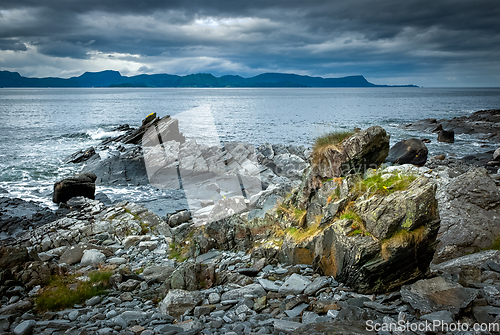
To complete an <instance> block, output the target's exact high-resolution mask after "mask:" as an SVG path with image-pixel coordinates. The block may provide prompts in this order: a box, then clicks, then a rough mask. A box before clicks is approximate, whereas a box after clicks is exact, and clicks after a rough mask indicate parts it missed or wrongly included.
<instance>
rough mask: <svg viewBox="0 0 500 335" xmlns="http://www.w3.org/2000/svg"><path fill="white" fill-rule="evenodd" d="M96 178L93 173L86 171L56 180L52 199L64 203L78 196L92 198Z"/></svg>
mask: <svg viewBox="0 0 500 335" xmlns="http://www.w3.org/2000/svg"><path fill="white" fill-rule="evenodd" d="M96 179H97V176H96V175H95V174H94V173H91V172H87V173H81V174H78V175H76V176H74V177H72V178H67V179H63V180H61V181H59V182H57V183H55V184H54V195H53V198H52V201H53V202H55V203H61V202H62V203H66V202H67V201H68V200H69V199H71V198H73V197H78V196H83V197H86V198H89V199H94V197H95V181H96Z"/></svg>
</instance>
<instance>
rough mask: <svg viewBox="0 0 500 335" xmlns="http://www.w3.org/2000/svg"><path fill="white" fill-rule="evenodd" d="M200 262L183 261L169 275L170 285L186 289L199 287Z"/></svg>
mask: <svg viewBox="0 0 500 335" xmlns="http://www.w3.org/2000/svg"><path fill="white" fill-rule="evenodd" d="M201 267H202V266H201V264H199V263H195V262H189V261H187V262H184V263H182V264H181V265H180V266H179V267H178V268H177V269H175V270H174V271H173V272H172V275H171V276H170V287H171V288H172V289H181V290H186V291H196V290H198V289H200V286H201V285H200V278H199V277H200V272H201Z"/></svg>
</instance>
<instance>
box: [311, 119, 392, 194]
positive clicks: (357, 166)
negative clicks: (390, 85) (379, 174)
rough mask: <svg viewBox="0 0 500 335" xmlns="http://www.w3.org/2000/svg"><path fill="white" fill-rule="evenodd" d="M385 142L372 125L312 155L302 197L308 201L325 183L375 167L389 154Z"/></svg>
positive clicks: (383, 134)
mask: <svg viewBox="0 0 500 335" xmlns="http://www.w3.org/2000/svg"><path fill="white" fill-rule="evenodd" d="M389 140H390V135H389V134H387V133H386V131H385V130H384V129H383V128H382V127H380V126H373V127H370V128H368V129H366V130H363V131H360V132H357V133H355V134H354V135H352V136H350V137H349V138H347V139H345V140H343V141H342V142H341V143H340V144H338V145H337V146H336V147H334V146H332V147H330V148H328V149H326V150H323V151H322V152H321V153H320V154H316V155H315V157H314V160H313V164H312V166H311V167H310V168H309V170H308V171H307V172H306V175H305V180H304V185H303V187H302V193H303V195H302V197H303V198H304V199H308V198H309V196H311V195H313V194H314V192H315V190H316V189H318V188H319V187H320V186H321V183H322V182H323V181H325V180H328V179H331V178H336V177H341V176H345V175H348V174H352V173H357V172H361V173H363V172H365V171H366V170H368V169H370V168H377V167H378V166H379V165H380V164H382V163H383V162H384V161H385V159H386V157H387V155H388V153H389ZM313 155H314V154H313Z"/></svg>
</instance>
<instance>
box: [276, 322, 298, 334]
mask: <svg viewBox="0 0 500 335" xmlns="http://www.w3.org/2000/svg"><path fill="white" fill-rule="evenodd" d="M300 327H302V323H300V322H294V321H287V320H279V319H275V320H274V331H276V332H284V333H290V332H293V331H294V330H296V329H297V328H300Z"/></svg>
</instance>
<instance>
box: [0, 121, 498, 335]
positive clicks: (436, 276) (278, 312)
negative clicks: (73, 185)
mask: <svg viewBox="0 0 500 335" xmlns="http://www.w3.org/2000/svg"><path fill="white" fill-rule="evenodd" d="M151 118H152V117H150V119H151ZM148 122H154V120H153V121H151V120H150V121H148ZM378 128H380V127H378ZM378 128H369V129H368V130H366V131H364V132H363V131H360V132H358V133H356V134H354V135H353V136H352V137H351V138H347V139H346V140H345V143H342V144H341V145H339V146H337V149H334V148H331V149H332V150H331V151H328V152H327V153H325V157H324V158H325V159H320V160H314V159H312V158H311V159H309V161H310V162H311V164H312V166H310V167H309V168H307V169H306V170H305V172H304V173H303V174H302V181H297V180H295V181H296V182H295V183H293V184H288V186H291V185H293V186H294V187H293V188H292V189H291V190H287V191H286V192H285V191H284V190H283V189H282V188H280V187H279V184H278V183H274V182H273V181H274V180H280V178H281V176H278V175H276V174H275V173H274V172H273V171H267V172H266V173H263V171H260V173H261V174H264V175H265V176H267V177H269V178H267V177H266V178H267V179H266V181H268V182H269V187H268V188H266V189H265V190H263V191H262V192H260V193H258V194H257V195H255V196H254V197H253V199H252V201H251V203H252V206H248V208H247V209H246V211H243V212H241V213H237V214H234V215H231V216H227V217H224V218H219V219H216V220H214V221H211V222H208V223H206V224H204V225H197V224H195V222H194V221H193V218H192V217H190V216H189V215H184V214H183V215H182V217H183V218H182V220H180V217H177V218H178V220H173V219H172V220H171V221H172V222H171V223H172V225H169V222H168V221H166V220H164V219H162V218H160V217H159V216H158V215H156V214H154V213H153V212H151V211H149V210H148V209H146V208H145V207H143V206H140V205H137V204H134V203H131V202H126V201H124V202H120V203H115V204H113V205H110V206H106V205H104V204H103V203H102V202H100V201H98V200H92V199H88V198H85V197H75V198H71V199H69V200H68V201H67V203H66V206H65V207H67V209H66V212H65V213H64V214H61V216H59V217H58V218H57V219H56V220H54V221H53V222H50V223H47V224H42V225H40V226H39V227H35V228H34V229H32V230H31V231H26V232H24V234H20V235H18V236H16V239H15V240H9V241H8V243H5V244H4V246H3V247H1V248H0V296H1V298H0V303H1V305H0V333H19V334H23V333H25V334H29V333H31V334H63V333H64V334H68V335H88V334H97V335H107V334H124V335H155V334H204V335H205V334H214V335H222V334H231V335H234V334H237V335H240V334H273V335H281V334H296V335H299V334H308V335H314V334H330V333H331V334H341V335H351V334H370V333H373V332H371V331H369V329H367V325H369V322H372V324H380V325H381V324H387V325H389V324H394V325H397V324H398V322H400V323H401V324H405V325H408V329H406V330H405V331H404V332H399V331H397V332H385V331H380V332H378V334H380V335H386V334H397V335H399V334H405V335H421V334H423V333H424V332H420V331H413V330H412V329H422V327H425V325H426V324H428V323H430V324H432V323H433V322H437V321H441V322H446V323H448V324H453V323H458V322H460V323H461V324H467V325H468V326H469V327H470V328H469V329H471V327H472V326H473V325H474V324H476V323H491V324H494V323H496V324H498V322H500V251H498V250H494V249H499V247H498V241H499V236H500V221H499V220H498V217H499V216H498V215H499V212H498V208H499V207H498V206H499V205H500V195H499V194H500V193H499V190H498V185H497V183H496V182H495V180H494V179H492V178H491V176H492V175H490V174H488V172H487V171H486V170H485V169H481V168H479V169H478V168H470V166H466V165H464V164H456V165H455V164H451V163H449V164H448V165H446V166H444V165H439V164H444V163H443V162H444V161H441V160H440V161H439V162H437V161H436V162H435V161H434V160H432V159H431V162H430V163H432V164H433V165H432V169H431V168H429V167H428V166H423V167H417V166H414V165H411V164H404V165H395V166H385V165H380V163H382V162H383V161H384V160H385V158H386V157H387V154H388V152H389V148H388V139H389V137H388V134H387V133H385V131H384V130H383V129H382V128H380V129H378ZM370 134H372V135H376V136H373V137H372V140H373V142H371V141H372V140H370V139H369V138H370ZM363 139H367V140H363ZM358 144H359V145H358ZM349 145H351V146H350V147H349ZM285 149H286V152H285ZM351 149H352V150H351ZM258 151H259V152H258V154H257V155H259V154H260V155H262V157H261V159H263V160H262V161H265V162H266V165H265V166H266V167H267V169H269V170H272V169H274V170H275V171H277V172H279V171H284V170H288V171H291V173H290V175H296V174H297V171H299V170H302V168H303V165H304V164H303V162H302V161H299V160H298V159H297V158H296V157H293V161H295V162H297V163H300V164H295V165H294V164H292V166H290V167H287V165H285V164H280V165H276V166H274V165H273V164H274V163H276V162H280V161H282V160H284V159H289V158H290V157H291V156H292V155H294V156H297V157H298V158H300V157H301V156H300V153H297V154H292V151H293V150H291V149H290V148H285V147H279V146H269V145H265V146H263V147H262V149H261V150H258ZM345 153H349V154H345ZM356 153H359V155H358V154H356ZM344 154H345V155H344ZM275 156H281V157H279V158H278V159H274V157H275ZM353 157H355V159H353ZM306 160H307V158H306ZM347 162H348V163H349V169H348V170H346V171H347V172H346V173H340V171H341V170H340V167H341V165H342V164H345V163H347ZM446 162H450V161H449V160H446ZM428 163H429V162H428ZM438 163H439V164H438ZM364 164H368V166H366V165H364ZM369 164H374V166H373V167H371V166H369ZM331 167H335V169H333V170H330V171H329V172H327V171H328V169H330V168H331ZM364 167H366V169H365V168H364ZM360 168H361V169H360ZM323 172H325V173H324V174H323ZM339 173H340V174H339ZM221 206H222V205H221ZM174 221H176V222H174ZM181 221H184V222H181ZM438 232H439V233H438ZM435 250H437V252H435ZM54 278H56V279H57V280H54ZM86 285H90V286H91V287H96V288H99V287H100V288H103V289H105V290H106V293H103V294H101V295H99V294H97V295H93V296H92V295H90V296H84V297H82V296H80V297H79V298H78V299H77V300H75V301H76V302H75V301H71V302H70V303H69V304H66V305H62V304H61V305H54V306H51V307H47V306H49V305H48V304H45V305H44V300H43V299H40V298H41V297H43V298H47V297H49V300H50V299H53V298H54V297H57V296H58V294H59V295H61V292H63V293H62V295H67V296H70V295H71V294H73V293H75V292H76V293H78V292H81V291H80V290H79V288H82V287H85V286H86ZM45 301H47V300H45ZM51 301H52V302H54V300H51ZM419 327H420V328H419ZM438 333H439V332H438ZM449 333H450V334H457V335H458V334H460V335H465V334H468V333H467V332H454V331H451V332H449ZM496 333H498V332H494V331H486V332H483V333H482V334H485V335H486V334H496Z"/></svg>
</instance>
